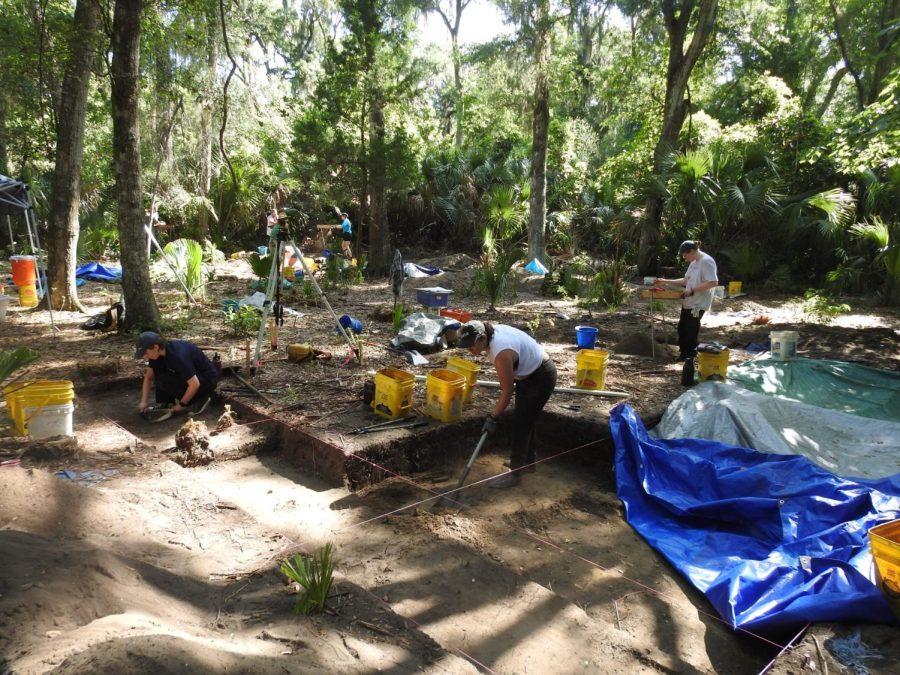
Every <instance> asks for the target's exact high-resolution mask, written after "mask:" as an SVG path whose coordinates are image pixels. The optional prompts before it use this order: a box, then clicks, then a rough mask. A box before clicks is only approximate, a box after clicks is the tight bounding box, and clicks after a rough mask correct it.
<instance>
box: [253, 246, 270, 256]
mask: <svg viewBox="0 0 900 675" xmlns="http://www.w3.org/2000/svg"><path fill="white" fill-rule="evenodd" d="M256 252H257V253H259V254H260V255H267V254H268V253H269V247H268V246H257V247H256Z"/></svg>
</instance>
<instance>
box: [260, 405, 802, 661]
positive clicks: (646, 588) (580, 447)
mask: <svg viewBox="0 0 900 675" xmlns="http://www.w3.org/2000/svg"><path fill="white" fill-rule="evenodd" d="M264 421H271V422H277V423H279V424H282V425H284V426H285V427H287V428H289V429H295V430H298V431H302V429H301V428H300V427H298V426H296V425H293V424H289V423H288V422H284V421H282V420H279V419H276V418H273V417H268V418H266V419H263V420H258V421H257V422H249V423H248V425H249V424H256V423H259V422H264ZM609 438H610V437H609V436H604V437H602V438H599V439H596V440H593V441H589V442H587V443H584V444H582V445H578V446H575V447H574V448H570V449H568V450H563V451H562V452H558V453H556V454H554V455H550V456H549V457H544V458H543V459H539V460H537V461H534V462H532V463H530V464H526V465H524V466H521V467H518V468H516V469H510V471H509V472H502V473H498V474H495V475H493V476H488V477H487V478H482V479H481V480H478V481H474V482H472V483H468V484H466V485H464V486H462V487H460V488H459V489H456V488H454V489H451V490H447V491H445V492H436V491H435V490H433V489H431V488H429V487H426V486H424V485H420V484H419V483H417V482H415V481H413V480H412V479H410V478H407V477H406V476H402V475H400V474H398V473H396V472H394V471H391V470H390V469H388V468H387V467H384V466H381V465H380V464H377V463H376V462H373V461H372V460H370V459H368V458H366V457H362V456H360V455H355V454H353V455H348V456H349V457H352V458H354V459H358V460H360V461H362V462H365V463H367V464H370V465H371V466H373V467H375V468H377V469H379V470H381V471H384V472H385V473H388V474H390V475H392V476H394V477H396V478H400V479H401V480H403V481H404V482H406V483H408V484H410V485H412V486H414V487H417V488H419V489H420V490H424V491H426V492H430V493H431V494H432V495H434V496H433V497H427V498H425V499H421V500H418V501H415V502H411V503H409V504H406V505H405V506H401V507H399V508H397V509H393V510H391V511H388V512H387V513H383V514H381V515H378V516H373V517H372V518H367V519H365V520H361V521H359V522H357V523H353V524H351V525H348V526H346V527H342V528H340V529H338V530H333V532H334V533H335V534H337V533H340V532H344V531H346V530H350V529H353V528H356V527H360V526H362V525H367V524H369V523H372V522H374V521H376V520H381V519H383V518H387V517H388V516H392V515H394V514H396V513H400V512H401V511H405V510H407V509H411V508H414V507H416V506H420V505H421V504H425V503H427V502H430V501H431V500H432V499H434V498H435V497H437V498H438V499H440V498H442V497H446V496H447V495H450V494H454V493H458V492H462V491H463V490H465V489H468V488H471V487H474V486H476V485H481V484H483V483H488V482H490V481H493V480H495V479H497V478H500V477H501V476H504V475H506V474H507V473H514V472H516V471H522V470H524V469H527V468H529V467H532V466H537V465H538V464H542V463H543V462H548V461H550V460H552V459H556V458H558V457H562V456H563V455H567V454H569V453H572V452H575V451H576V450H583V449H584V448H587V447H590V446H592V445H597V444H598V443H602V442H603V441H606V440H609ZM449 501H453V502H454V503H455V504H458V505H460V506H462V504H460V503H459V502H457V501H455V500H453V499H452V498H450V499H449ZM508 525H509V527H510V528H511V529H515V530H519V531H521V532H522V533H523V534H525V535H526V536H528V537H530V538H532V539H534V540H535V541H539V542H542V543H544V544H546V545H547V546H550V547H552V548H554V549H556V550H558V551H560V552H562V553H566V554H569V555H571V556H573V557H575V558H577V559H578V560H580V561H582V562H584V563H585V564H588V565H591V566H593V567H595V568H597V569H599V570H602V571H604V572H607V573H610V574H613V575H615V576H618V577H619V578H621V579H623V580H625V581H628V582H630V583H633V584H635V585H637V586H639V587H640V588H642V589H643V590H644V591H647V592H650V593H653V594H655V595H657V596H659V597H660V598H670V599H672V600H675V599H676V598H675V597H674V596H672V595H670V594H667V593H663V592H662V591H658V590H656V589H655V588H651V587H649V586H647V585H645V584H643V583H641V582H640V581H637V580H636V579H631V578H630V577H627V576H625V575H624V574H622V573H620V572H617V571H614V570H611V569H609V568H606V567H604V566H603V565H600V564H599V563H596V562H594V561H592V560H589V559H587V558H584V557H583V556H580V555H578V554H577V553H574V552H573V551H569V550H568V549H565V548H562V547H561V546H559V545H557V544H555V543H553V542H551V541H548V540H545V539H542V538H541V537H538V536H536V535H534V534H533V533H531V532H529V531H528V530H525V529H523V528H519V527H517V526H515V525H512V524H508ZM628 595H630V594H628ZM623 597H627V596H623ZM695 609H696V611H697V612H698V613H699V614H702V615H704V616H707V617H709V618H711V619H714V620H716V621H719V622H720V623H723V624H725V625H726V626H728V627H729V628H730V629H732V630H737V631H740V632H742V633H745V634H747V635H751V636H753V637H755V638H757V639H758V640H761V641H763V642H765V643H767V644H769V645H771V646H773V647H777V648H780V649H781V650H782V652H781V653H783V652H784V651H785V650H786V649H787V648H788V647H789V646H790V644H788V645H781V644H779V643H777V642H773V641H772V640H769V639H768V638H765V637H763V636H762V635H758V634H757V633H754V632H752V631H750V630H747V629H746V628H741V627H734V626H732V625H731V624H730V623H729V622H728V621H726V620H725V619H723V618H721V617H720V616H718V615H716V614H712V613H711V612H707V611H705V610H702V609H700V608H699V607H695ZM414 623H415V622H414ZM807 627H808V626H807ZM804 630H806V629H805V628H804ZM802 632H803V631H801V633H802ZM798 636H799V634H798ZM795 639H796V638H795ZM467 658H469V657H468V656H467ZM777 658H778V657H776V659H777ZM470 660H472V662H473V663H478V662H477V661H475V660H474V659H470ZM773 663H774V660H773ZM478 665H482V666H483V664H478ZM770 666H771V664H770ZM770 666H767V668H768V667H770ZM483 667H485V668H486V666H483ZM763 672H765V670H764V671H763Z"/></svg>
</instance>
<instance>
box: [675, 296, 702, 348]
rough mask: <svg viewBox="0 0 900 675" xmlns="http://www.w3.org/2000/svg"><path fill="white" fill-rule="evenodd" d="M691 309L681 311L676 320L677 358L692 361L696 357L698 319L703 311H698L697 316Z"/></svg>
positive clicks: (698, 330)
mask: <svg viewBox="0 0 900 675" xmlns="http://www.w3.org/2000/svg"><path fill="white" fill-rule="evenodd" d="M692 312H693V310H691V309H684V308H682V309H681V317H680V318H679V319H678V352H679V354H678V357H679V358H682V359H692V358H694V357H695V356H696V355H697V345H698V344H699V341H700V339H699V336H700V319H702V318H703V314H704V310H702V309H701V310H700V311H699V312H698V313H697V316H694V315H693V314H692Z"/></svg>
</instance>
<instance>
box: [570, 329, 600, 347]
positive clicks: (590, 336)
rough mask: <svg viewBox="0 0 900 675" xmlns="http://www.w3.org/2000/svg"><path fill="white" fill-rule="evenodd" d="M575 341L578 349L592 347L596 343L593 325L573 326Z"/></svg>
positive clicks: (595, 332)
mask: <svg viewBox="0 0 900 675" xmlns="http://www.w3.org/2000/svg"><path fill="white" fill-rule="evenodd" d="M575 342H576V344H577V345H578V348H579V349H593V348H594V345H596V344H597V329H596V328H594V327H593V326H575Z"/></svg>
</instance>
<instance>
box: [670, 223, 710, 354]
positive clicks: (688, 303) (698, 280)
mask: <svg viewBox="0 0 900 675" xmlns="http://www.w3.org/2000/svg"><path fill="white" fill-rule="evenodd" d="M678 252H679V253H680V254H681V257H682V258H684V259H685V260H686V261H687V262H688V263H689V265H688V268H687V272H685V273H684V276H683V277H682V278H681V279H662V278H658V279H656V283H661V284H667V285H671V286H684V291H683V292H682V294H681V297H682V301H681V317H680V318H679V319H678V352H679V353H678V360H679V361H685V360H687V359H692V358H694V357H695V356H696V355H697V344H698V343H699V335H700V320H701V319H702V318H703V315H704V314H705V313H706V312H708V311H709V310H710V309H711V308H712V301H713V289H714V288H715V287H716V286H718V285H719V278H718V272H717V270H716V261H715V260H713V258H712V256H711V255H708V254H706V253H704V252H703V251H701V250H700V242H699V241H685V242H683V243H682V244H681V246H680V247H679V248H678Z"/></svg>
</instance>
